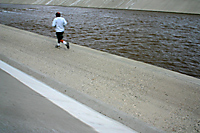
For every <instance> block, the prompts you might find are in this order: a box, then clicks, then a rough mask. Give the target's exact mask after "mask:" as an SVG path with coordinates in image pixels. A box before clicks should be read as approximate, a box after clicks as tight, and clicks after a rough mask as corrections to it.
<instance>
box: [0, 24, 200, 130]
mask: <svg viewBox="0 0 200 133" xmlns="http://www.w3.org/2000/svg"><path fill="white" fill-rule="evenodd" d="M0 41H1V43H0V47H1V49H0V53H1V55H3V56H5V57H7V58H10V59H12V60H15V61H16V62H19V63H20V64H23V65H25V66H27V67H29V68H31V69H34V70H35V71H37V72H39V73H43V74H45V75H46V76H39V78H40V79H41V80H44V79H45V77H49V78H51V79H53V80H55V81H59V82H60V83H61V84H62V85H63V86H62V87H60V88H57V87H56V86H54V87H53V88H55V89H58V90H59V91H61V92H62V93H64V94H67V95H68V94H69V93H68V92H69V90H68V89H67V88H68V87H69V88H73V89H75V90H76V91H78V92H81V93H84V94H85V95H89V96H90V97H92V98H94V99H97V100H98V101H100V102H101V103H105V104H106V105H108V106H110V107H111V108H115V109H117V110H120V111H122V112H125V113H127V114H128V115H130V116H132V117H121V116H119V115H116V112H115V113H114V112H109V113H108V112H107V111H108V110H106V109H103V108H98V107H99V106H98V104H97V103H94V102H93V103H91V104H90V103H89V102H85V103H86V104H90V105H88V106H90V107H92V108H98V109H97V110H98V111H99V112H102V113H103V114H106V115H108V114H109V115H111V116H112V117H114V119H116V120H118V121H121V122H122V123H125V124H126V125H128V126H130V127H131V128H133V129H135V130H136V129H137V131H142V132H148V130H147V128H145V130H146V131H144V129H143V124H140V126H138V124H137V122H135V121H134V122H133V120H134V119H133V118H137V119H140V120H142V121H144V122H146V123H148V124H150V125H153V126H155V127H157V128H159V129H161V130H164V131H167V132H176V131H177V132H178V131H180V132H195V131H199V129H200V127H199V121H200V117H199V116H200V114H199V112H200V105H199V102H200V97H199V95H200V79H196V78H193V77H190V76H186V75H183V74H179V73H176V72H173V71H169V70H166V69H163V68H159V67H156V66H152V65H149V64H145V63H142V62H138V61H134V60H130V59H126V58H123V57H119V56H116V55H112V54H109V53H105V52H100V51H97V50H93V49H90V48H86V47H82V46H78V45H75V44H71V43H70V46H71V49H69V50H68V49H66V48H65V47H64V46H62V48H61V49H56V48H54V46H55V44H56V39H53V38H50V37H45V36H42V35H38V34H34V33H31V32H27V31H23V30H19V29H16V28H12V27H8V26H4V25H0ZM0 57H1V56H0ZM19 68H21V67H19ZM28 72H29V71H28ZM51 83H52V82H50V84H51ZM65 86H67V87H65ZM72 97H76V98H77V97H78V98H79V97H81V95H76V96H75V95H72ZM88 101H90V100H88ZM145 127H146V126H145ZM138 128H139V129H138ZM148 129H149V128H148Z"/></svg>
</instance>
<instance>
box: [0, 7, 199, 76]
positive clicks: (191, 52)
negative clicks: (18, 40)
mask: <svg viewBox="0 0 200 133" xmlns="http://www.w3.org/2000/svg"><path fill="white" fill-rule="evenodd" d="M57 11H59V12H62V16H63V17H64V18H66V20H67V21H68V23H69V24H68V25H67V27H66V33H65V39H67V40H68V41H69V42H72V43H76V44H78V45H83V46H87V47H90V48H93V49H97V50H101V51H105V52H108V53H112V54H116V55H119V56H123V57H126V58H129V59H134V60H138V61H142V62H146V63H149V64H153V65H156V66H159V67H163V68H166V69H169V70H173V71H176V72H179V73H183V74H187V75H190V76H193V77H196V78H200V15H190V14H176V13H161V12H145V11H133V10H113V9H93V8H78V7H61V6H42V5H12V4H0V23H1V24H5V25H9V26H13V27H17V28H20V29H24V30H28V31H31V32H35V33H39V34H42V35H45V36H50V37H54V38H55V33H54V30H53V28H52V27H51V23H52V20H53V18H54V17H55V12H57ZM55 44H56V42H55Z"/></svg>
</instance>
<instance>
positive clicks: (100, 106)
mask: <svg viewBox="0 0 200 133" xmlns="http://www.w3.org/2000/svg"><path fill="white" fill-rule="evenodd" d="M0 59H1V60H2V61H4V62H6V63H7V64H9V65H11V66H13V67H15V68H17V69H19V70H21V71H23V72H25V73H26V74H28V75H31V76H32V77H34V78H36V79H38V80H40V81H42V82H44V83H45V84H47V85H49V86H50V87H52V88H54V89H55V88H56V90H58V91H60V92H62V93H64V94H66V95H68V96H69V97H72V98H73V99H75V100H77V101H79V102H81V103H83V104H85V105H87V106H89V107H90V108H92V109H94V110H96V111H97V112H99V113H101V114H103V115H105V116H107V117H110V118H112V119H114V120H116V121H118V122H120V123H122V124H124V125H126V126H128V127H130V128H132V129H134V130H136V131H137V132H141V133H161V132H164V131H162V130H160V129H157V128H156V127H153V126H152V125H149V124H147V123H145V122H143V121H141V120H139V119H137V118H135V117H133V116H131V115H128V114H126V113H124V112H122V111H119V110H117V109H114V108H113V107H111V106H109V105H107V104H105V103H103V102H101V101H98V100H97V99H95V98H93V97H91V96H88V95H87V94H83V93H81V92H79V91H77V90H75V89H73V88H70V87H68V86H66V85H64V84H62V83H60V82H58V81H55V80H54V79H52V78H50V77H48V76H47V75H45V74H43V73H41V72H38V71H36V70H34V69H32V68H28V67H27V66H26V65H24V64H21V63H18V62H17V61H15V60H13V59H10V58H8V57H6V56H5V55H2V54H1V53H0ZM61 90H65V91H64V92H63V91H61Z"/></svg>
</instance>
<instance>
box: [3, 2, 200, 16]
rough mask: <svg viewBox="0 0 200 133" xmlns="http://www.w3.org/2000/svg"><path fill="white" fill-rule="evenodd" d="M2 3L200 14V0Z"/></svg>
mask: <svg viewBox="0 0 200 133" xmlns="http://www.w3.org/2000/svg"><path fill="white" fill-rule="evenodd" d="M0 3H10V4H41V5H60V6H77V7H95V8H114V9H133V10H148V11H165V12H179V13H192V14H200V1H199V0H67V1H66V0H0Z"/></svg>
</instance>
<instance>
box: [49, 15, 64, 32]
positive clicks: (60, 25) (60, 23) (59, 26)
mask: <svg viewBox="0 0 200 133" xmlns="http://www.w3.org/2000/svg"><path fill="white" fill-rule="evenodd" d="M65 25H67V21H66V20H65V19H64V18H63V17H56V18H54V20H53V23H52V26H53V27H56V32H64V30H65Z"/></svg>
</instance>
